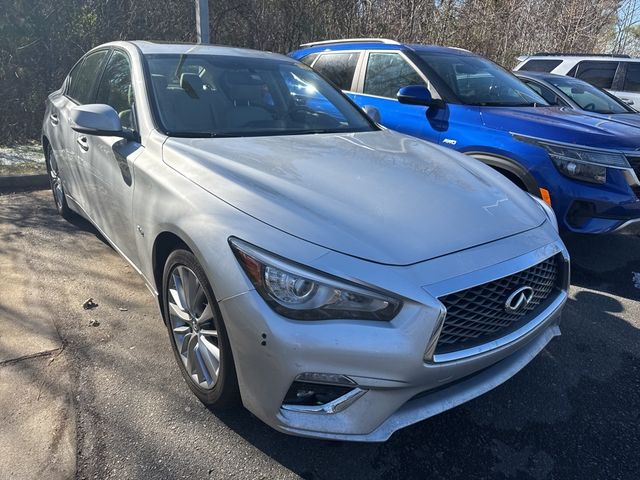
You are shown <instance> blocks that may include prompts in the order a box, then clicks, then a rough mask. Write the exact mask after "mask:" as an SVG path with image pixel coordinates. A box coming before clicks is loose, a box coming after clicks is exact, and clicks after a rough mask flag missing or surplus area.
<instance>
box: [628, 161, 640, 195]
mask: <svg viewBox="0 0 640 480" xmlns="http://www.w3.org/2000/svg"><path fill="white" fill-rule="evenodd" d="M626 157H627V161H628V162H629V165H631V168H633V171H634V172H636V177H638V179H640V156H637V157H636V156H630V155H627V156H626ZM631 190H633V192H634V193H635V194H636V197H638V198H640V185H632V186H631Z"/></svg>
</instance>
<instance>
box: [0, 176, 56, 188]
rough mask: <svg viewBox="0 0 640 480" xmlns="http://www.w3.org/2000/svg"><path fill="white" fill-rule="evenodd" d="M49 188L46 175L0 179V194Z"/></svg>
mask: <svg viewBox="0 0 640 480" xmlns="http://www.w3.org/2000/svg"><path fill="white" fill-rule="evenodd" d="M46 188H49V176H48V175H46V174H45V175H16V176H10V177H0V192H15V191H19V190H30V189H41V190H43V189H46Z"/></svg>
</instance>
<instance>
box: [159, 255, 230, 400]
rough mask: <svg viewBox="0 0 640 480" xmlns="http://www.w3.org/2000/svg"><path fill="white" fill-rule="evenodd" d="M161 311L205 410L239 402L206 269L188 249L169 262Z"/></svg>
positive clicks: (184, 370)
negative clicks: (208, 407)
mask: <svg viewBox="0 0 640 480" xmlns="http://www.w3.org/2000/svg"><path fill="white" fill-rule="evenodd" d="M162 285H163V288H162V300H163V311H164V315H165V321H166V324H167V329H168V330H169V337H170V339H171V346H172V348H173V353H174V355H175V357H176V360H177V362H178V366H179V368H180V372H181V373H182V376H183V377H184V379H185V381H186V382H187V385H189V388H190V389H191V391H192V392H193V393H194V394H195V395H196V396H197V397H198V398H199V399H200V401H201V402H202V403H204V404H205V405H207V406H211V407H215V408H227V407H232V406H235V405H236V404H237V403H238V399H239V393H238V381H237V378H236V372H235V366H234V363H233V356H232V354H231V345H230V343H229V338H228V336H227V331H226V329H225V326H224V323H223V321H222V316H221V314H220V311H219V310H218V306H217V303H216V301H215V297H214V295H213V291H212V289H211V286H210V285H209V282H208V280H207V277H206V275H205V273H204V270H203V269H202V267H201V266H200V264H199V263H198V261H197V260H196V258H195V256H194V255H193V254H192V253H191V252H189V251H187V250H176V251H174V252H173V253H172V254H171V255H169V258H168V259H167V262H166V264H165V268H164V275H163V282H162Z"/></svg>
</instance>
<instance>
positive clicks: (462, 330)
mask: <svg viewBox="0 0 640 480" xmlns="http://www.w3.org/2000/svg"><path fill="white" fill-rule="evenodd" d="M561 262H562V259H561V258H560V257H559V255H556V256H553V257H551V258H548V259H547V260H544V261H543V262H540V263H538V264H537V265H534V266H532V267H530V268H527V269H526V270H522V271H521V272H518V273H514V274H513V275H509V276H507V277H503V278H500V279H498V280H494V281H493V282H489V283H484V284H482V285H478V286H476V287H472V288H469V289H466V290H462V291H460V292H456V293H451V294H449V295H446V296H444V297H440V299H439V300H440V301H441V302H442V303H443V304H444V306H445V307H446V308H447V316H446V317H445V320H444V325H443V327H442V332H441V333H440V337H439V340H438V345H437V347H436V353H443V352H445V351H451V350H457V349H461V348H468V347H470V346H473V345H476V344H480V343H485V342H488V341H490V340H492V339H494V338H499V337H501V336H503V335H506V334H507V333H508V332H510V331H512V330H513V329H515V328H518V327H519V326H521V325H524V324H525V323H526V322H528V321H529V320H531V319H532V318H534V317H535V316H536V315H537V314H538V313H539V311H540V310H542V309H543V308H544V307H546V305H547V304H548V303H550V302H551V301H552V300H553V299H554V298H555V296H554V295H553V292H554V291H557V288H558V287H559V283H560V282H561V278H562V275H561V272H560V265H562V263H561ZM525 286H527V287H531V288H532V289H533V298H532V299H531V302H530V303H529V304H528V305H526V306H525V307H523V308H522V309H521V310H519V311H517V312H509V311H507V309H506V308H505V303H506V301H507V298H508V297H509V296H510V295H511V293H513V292H514V291H515V290H517V289H518V288H520V287H525Z"/></svg>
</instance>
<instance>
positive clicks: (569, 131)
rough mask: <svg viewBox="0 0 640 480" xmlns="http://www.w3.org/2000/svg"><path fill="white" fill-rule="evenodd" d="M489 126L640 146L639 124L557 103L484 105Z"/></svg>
mask: <svg viewBox="0 0 640 480" xmlns="http://www.w3.org/2000/svg"><path fill="white" fill-rule="evenodd" d="M480 114H481V116H482V121H483V123H484V125H485V126H486V127H488V128H493V129H496V130H503V131H508V132H513V133H520V134H522V135H528V136H531V137H539V138H544V139H546V140H556V141H558V142H563V143H575V144H577V145H586V146H592V147H598V148H611V149H615V150H636V149H638V148H640V128H638V127H634V126H631V125H627V124H625V123H622V122H617V121H612V120H608V119H606V118H602V117H594V116H590V115H585V114H582V113H580V112H576V111H574V110H565V109H562V108H554V107H482V108H480Z"/></svg>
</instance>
